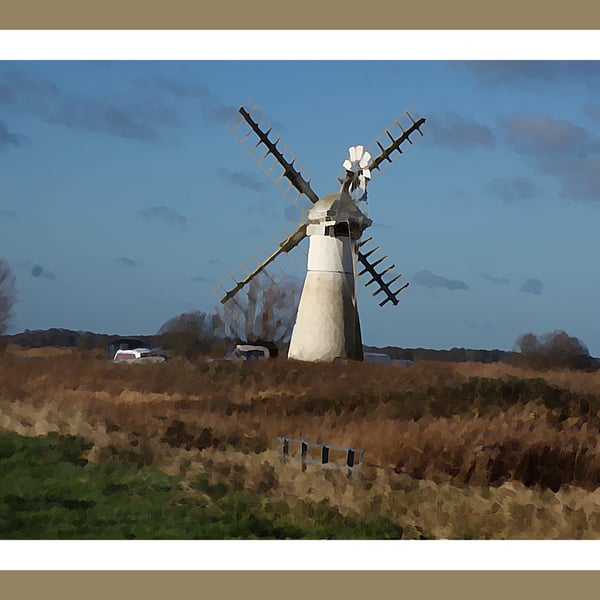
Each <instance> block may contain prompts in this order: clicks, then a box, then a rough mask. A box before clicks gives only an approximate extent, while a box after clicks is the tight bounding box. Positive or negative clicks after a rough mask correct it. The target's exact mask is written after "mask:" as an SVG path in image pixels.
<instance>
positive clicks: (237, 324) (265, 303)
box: [220, 273, 300, 344]
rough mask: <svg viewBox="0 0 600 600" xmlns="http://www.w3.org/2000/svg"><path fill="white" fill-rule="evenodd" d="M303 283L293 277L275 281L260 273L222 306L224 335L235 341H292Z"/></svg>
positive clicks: (276, 342)
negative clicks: (301, 284) (292, 278)
mask: <svg viewBox="0 0 600 600" xmlns="http://www.w3.org/2000/svg"><path fill="white" fill-rule="evenodd" d="M299 296H300V286H299V285H298V284H297V283H296V282H295V281H293V280H290V279H283V280H282V281H281V282H279V283H275V282H273V281H272V280H271V279H270V278H269V277H268V276H267V275H265V274H263V273H261V274H259V275H258V276H257V277H255V278H254V279H252V280H251V281H250V283H249V284H248V285H247V286H246V288H245V291H242V292H240V293H239V294H237V295H236V296H234V297H233V298H231V299H230V300H228V301H227V302H226V303H225V304H224V305H222V308H221V309H220V313H221V319H222V321H223V324H224V327H225V335H226V336H227V337H229V338H231V339H233V340H236V341H246V342H251V343H252V342H254V343H257V342H272V343H274V344H280V343H285V342H287V341H289V338H290V336H291V333H292V327H293V326H294V318H295V315H296V309H297V308H298V300H299Z"/></svg>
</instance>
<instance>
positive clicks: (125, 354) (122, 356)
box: [113, 348, 166, 363]
mask: <svg viewBox="0 0 600 600" xmlns="http://www.w3.org/2000/svg"><path fill="white" fill-rule="evenodd" d="M113 360H114V362H130V363H131V362H135V363H146V362H149V363H159V362H165V360H166V358H165V356H164V355H162V354H160V353H158V352H156V350H153V349H152V348H131V349H121V350H117V351H116V353H115V357H114V358H113Z"/></svg>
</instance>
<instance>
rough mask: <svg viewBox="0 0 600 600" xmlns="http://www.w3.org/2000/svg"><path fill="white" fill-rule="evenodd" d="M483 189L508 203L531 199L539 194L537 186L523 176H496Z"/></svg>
mask: <svg viewBox="0 0 600 600" xmlns="http://www.w3.org/2000/svg"><path fill="white" fill-rule="evenodd" d="M485 191H486V192H488V193H490V194H492V195H494V196H496V197H498V198H500V199H501V200H502V201H503V202H507V203H509V204H512V203H514V202H519V201H521V200H532V199H534V198H537V197H538V196H539V195H540V190H539V188H537V187H536V186H535V185H533V184H532V183H531V182H530V181H529V179H526V178H525V177H512V178H508V177H497V178H495V179H492V180H491V181H490V182H489V183H488V184H487V186H486V188H485Z"/></svg>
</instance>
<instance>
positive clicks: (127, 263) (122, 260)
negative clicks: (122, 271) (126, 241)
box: [115, 256, 142, 268]
mask: <svg viewBox="0 0 600 600" xmlns="http://www.w3.org/2000/svg"><path fill="white" fill-rule="evenodd" d="M115 260H116V262H117V263H118V264H120V265H122V266H123V267H129V268H132V267H139V266H141V264H142V263H141V262H139V261H137V260H133V258H129V257H128V256H119V258H117V259H115Z"/></svg>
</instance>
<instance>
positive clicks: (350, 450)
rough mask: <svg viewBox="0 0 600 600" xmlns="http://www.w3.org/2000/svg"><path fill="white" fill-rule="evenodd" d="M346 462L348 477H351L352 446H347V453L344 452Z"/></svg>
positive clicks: (352, 464)
mask: <svg viewBox="0 0 600 600" xmlns="http://www.w3.org/2000/svg"><path fill="white" fill-rule="evenodd" d="M346 464H347V465H348V467H349V469H348V479H350V478H351V477H352V468H353V467H354V450H352V448H348V453H347V454H346Z"/></svg>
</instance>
